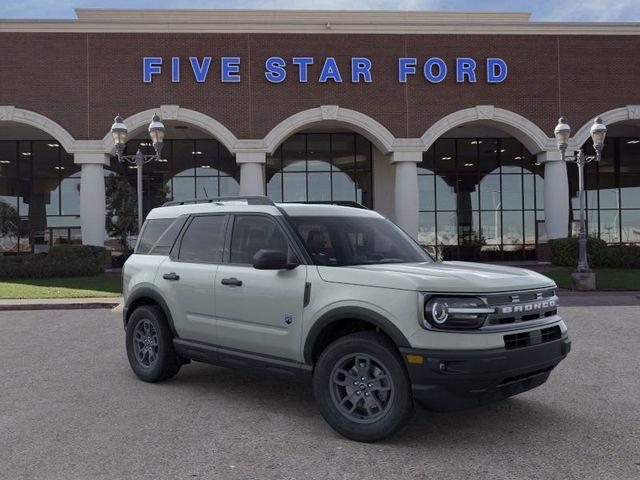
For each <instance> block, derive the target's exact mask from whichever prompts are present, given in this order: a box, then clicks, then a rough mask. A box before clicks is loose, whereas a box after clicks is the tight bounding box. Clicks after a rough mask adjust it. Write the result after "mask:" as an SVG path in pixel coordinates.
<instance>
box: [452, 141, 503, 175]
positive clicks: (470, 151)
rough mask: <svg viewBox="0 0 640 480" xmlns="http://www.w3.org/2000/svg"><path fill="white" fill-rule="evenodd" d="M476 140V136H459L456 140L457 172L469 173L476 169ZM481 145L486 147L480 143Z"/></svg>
mask: <svg viewBox="0 0 640 480" xmlns="http://www.w3.org/2000/svg"><path fill="white" fill-rule="evenodd" d="M478 141H479V140H478V139H476V138H473V139H469V138H461V139H458V140H457V142H456V154H457V155H456V157H457V158H456V160H457V162H456V163H457V166H456V170H457V172H458V173H467V172H468V173H471V172H476V171H477V170H478V147H479V145H478ZM482 147H483V148H486V145H482ZM494 156H495V153H494Z"/></svg>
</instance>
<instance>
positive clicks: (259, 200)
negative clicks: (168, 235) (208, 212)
mask: <svg viewBox="0 0 640 480" xmlns="http://www.w3.org/2000/svg"><path fill="white" fill-rule="evenodd" d="M238 200H240V201H242V200H245V201H246V202H247V205H273V206H275V203H273V200H271V199H270V198H269V197H263V196H258V195H255V196H252V195H244V196H242V195H239V196H237V197H210V198H191V199H187V200H173V201H171V202H165V203H163V204H162V206H163V207H170V206H173V205H191V204H195V203H224V202H233V201H238Z"/></svg>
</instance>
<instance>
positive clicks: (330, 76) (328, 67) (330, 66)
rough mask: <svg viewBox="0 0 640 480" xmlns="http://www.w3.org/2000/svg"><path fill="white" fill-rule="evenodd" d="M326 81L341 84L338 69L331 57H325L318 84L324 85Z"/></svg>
mask: <svg viewBox="0 0 640 480" xmlns="http://www.w3.org/2000/svg"><path fill="white" fill-rule="evenodd" d="M327 80H333V81H334V82H336V83H342V77H341V76H340V69H339V68H338V64H337V63H336V59H335V58H333V57H327V59H326V60H325V61H324V66H323V67H322V71H321V72H320V80H318V81H319V82H320V83H325V82H326V81H327Z"/></svg>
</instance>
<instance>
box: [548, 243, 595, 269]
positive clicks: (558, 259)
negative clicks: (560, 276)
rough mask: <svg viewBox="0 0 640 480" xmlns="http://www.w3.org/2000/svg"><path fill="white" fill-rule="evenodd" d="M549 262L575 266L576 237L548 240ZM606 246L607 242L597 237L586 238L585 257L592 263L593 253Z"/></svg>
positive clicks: (576, 262) (576, 259)
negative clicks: (549, 248)
mask: <svg viewBox="0 0 640 480" xmlns="http://www.w3.org/2000/svg"><path fill="white" fill-rule="evenodd" d="M549 245H550V247H551V263H553V264H554V265H560V266H563V267H575V266H576V265H577V264H578V239H577V238H575V237H570V238H558V239H555V240H550V241H549ZM605 248H607V242H605V241H604V240H600V239H599V238H595V237H589V238H587V259H588V260H589V264H592V263H593V258H594V255H595V254H596V253H597V252H600V251H602V250H604V249H605Z"/></svg>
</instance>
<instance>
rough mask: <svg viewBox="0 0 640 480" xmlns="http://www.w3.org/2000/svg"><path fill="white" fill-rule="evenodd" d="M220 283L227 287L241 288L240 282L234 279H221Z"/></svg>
mask: <svg viewBox="0 0 640 480" xmlns="http://www.w3.org/2000/svg"><path fill="white" fill-rule="evenodd" d="M220 283H222V285H227V286H229V287H241V286H242V280H238V279H237V278H236V277H231V278H223V279H222V281H221V282H220Z"/></svg>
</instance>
